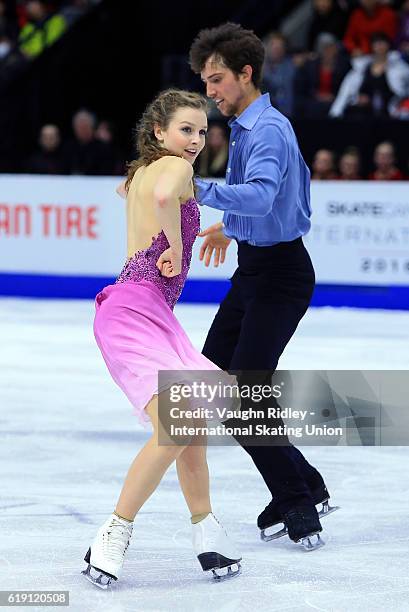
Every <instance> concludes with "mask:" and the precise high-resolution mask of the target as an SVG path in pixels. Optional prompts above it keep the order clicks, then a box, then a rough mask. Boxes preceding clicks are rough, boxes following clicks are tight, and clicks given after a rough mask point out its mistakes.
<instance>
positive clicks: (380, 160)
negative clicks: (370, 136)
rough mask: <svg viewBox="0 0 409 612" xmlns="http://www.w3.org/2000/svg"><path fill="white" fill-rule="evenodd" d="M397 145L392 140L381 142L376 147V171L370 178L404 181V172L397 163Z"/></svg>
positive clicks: (372, 179)
mask: <svg viewBox="0 0 409 612" xmlns="http://www.w3.org/2000/svg"><path fill="white" fill-rule="evenodd" d="M395 161H396V160H395V147H394V146H393V144H392V143H391V142H381V143H380V144H378V146H377V147H376V149H375V154H374V163H375V172H372V173H371V174H370V175H369V176H368V178H369V180H371V181H403V180H405V177H404V175H403V174H402V172H401V171H400V170H399V169H398V168H397V167H396V165H395Z"/></svg>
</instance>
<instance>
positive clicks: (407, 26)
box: [395, 0, 409, 62]
mask: <svg viewBox="0 0 409 612" xmlns="http://www.w3.org/2000/svg"><path fill="white" fill-rule="evenodd" d="M395 46H396V48H397V49H399V51H400V52H401V53H402V56H403V58H404V59H405V61H406V62H409V0H405V2H404V3H403V5H402V9H401V13H400V16H399V27H398V34H397V36H396V39H395Z"/></svg>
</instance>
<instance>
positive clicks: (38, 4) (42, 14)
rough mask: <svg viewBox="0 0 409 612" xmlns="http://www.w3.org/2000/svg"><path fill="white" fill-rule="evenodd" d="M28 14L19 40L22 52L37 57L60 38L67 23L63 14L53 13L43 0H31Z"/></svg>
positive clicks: (27, 7)
mask: <svg viewBox="0 0 409 612" xmlns="http://www.w3.org/2000/svg"><path fill="white" fill-rule="evenodd" d="M26 14H27V19H28V21H27V23H26V24H25V25H24V26H23V27H22V28H21V30H20V34H19V37H18V42H19V46H20V49H21V51H22V53H24V54H25V55H26V56H28V57H36V56H37V55H39V54H40V53H42V52H43V51H44V49H45V48H46V47H49V46H50V45H52V44H53V43H54V42H55V41H56V40H58V38H60V36H61V35H62V34H63V33H64V32H65V30H66V29H67V23H66V21H65V19H64V17H63V16H62V15H58V14H54V15H52V14H51V12H50V10H49V8H48V5H47V4H46V3H45V2H43V0H29V2H27V4H26Z"/></svg>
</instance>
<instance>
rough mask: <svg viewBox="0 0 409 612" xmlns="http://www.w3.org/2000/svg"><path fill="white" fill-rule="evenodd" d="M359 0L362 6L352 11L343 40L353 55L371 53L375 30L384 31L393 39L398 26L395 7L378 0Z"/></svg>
mask: <svg viewBox="0 0 409 612" xmlns="http://www.w3.org/2000/svg"><path fill="white" fill-rule="evenodd" d="M359 1H360V5H361V6H360V7H359V8H357V9H355V10H354V11H353V12H352V15H351V17H350V18H349V22H348V27H347V31H346V33H345V36H344V41H343V42H344V45H345V47H346V48H347V50H348V51H349V52H350V53H351V54H352V55H362V54H365V53H370V52H371V36H372V34H374V33H375V32H383V33H384V34H386V35H387V36H388V37H389V38H390V39H391V40H393V39H394V38H395V36H396V33H397V28H398V22H397V15H396V13H395V11H394V10H393V9H391V8H389V7H388V6H382V5H380V4H379V1H378V0H359Z"/></svg>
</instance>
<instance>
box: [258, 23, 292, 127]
mask: <svg viewBox="0 0 409 612" xmlns="http://www.w3.org/2000/svg"><path fill="white" fill-rule="evenodd" d="M294 76H295V66H294V63H293V61H292V59H291V57H290V56H289V55H288V53H287V42H286V39H285V37H284V36H283V35H282V34H281V33H280V32H272V33H271V34H270V36H269V37H268V39H267V43H266V59H265V62H264V67H263V88H264V90H265V91H266V92H268V93H269V94H270V100H271V104H272V105H273V106H275V108H277V109H278V110H279V111H280V112H281V113H283V114H284V115H287V117H291V115H292V112H293V82H294Z"/></svg>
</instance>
